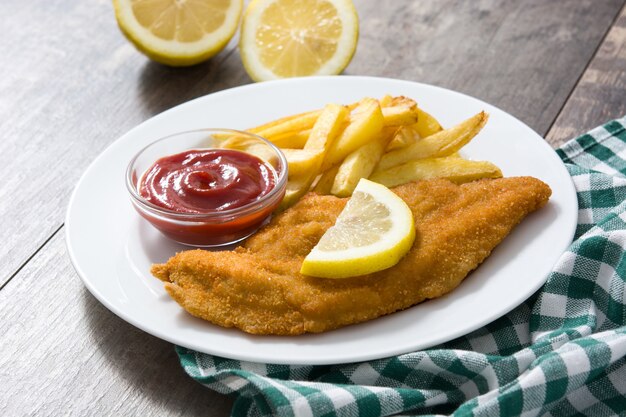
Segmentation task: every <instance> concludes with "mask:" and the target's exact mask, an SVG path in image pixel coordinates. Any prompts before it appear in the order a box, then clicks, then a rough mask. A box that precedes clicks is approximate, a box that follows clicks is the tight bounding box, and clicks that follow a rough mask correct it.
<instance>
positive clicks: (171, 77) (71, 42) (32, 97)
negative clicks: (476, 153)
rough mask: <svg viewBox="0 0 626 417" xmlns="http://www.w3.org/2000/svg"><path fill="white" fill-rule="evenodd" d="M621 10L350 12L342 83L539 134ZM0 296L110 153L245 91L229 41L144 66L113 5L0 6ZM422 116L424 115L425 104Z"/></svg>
mask: <svg viewBox="0 0 626 417" xmlns="http://www.w3.org/2000/svg"><path fill="white" fill-rule="evenodd" d="M623 1H624V0H603V1H593V0H580V1H578V0H577V1H570V0H559V1H550V2H544V1H539V0H535V1H528V2H516V1H513V0H481V1H477V2H464V1H461V0H442V1H439V2H413V1H394V2H390V3H386V4H385V7H380V3H379V2H375V1H359V2H356V4H357V8H358V12H359V15H360V23H361V38H360V41H359V47H358V50H357V53H356V55H355V57H354V60H353V61H352V63H351V64H350V66H349V67H348V69H347V71H346V73H347V74H362V75H376V76H388V77H397V78H402V79H408V80H415V81H422V82H427V83H434V84H438V85H442V86H445V87H449V88H453V89H457V90H459V91H463V92H466V93H469V94H472V95H475V96H477V97H479V98H483V99H485V100H487V101H489V102H491V103H493V104H495V105H497V106H500V107H502V108H503V109H504V110H507V111H509V112H511V113H512V114H514V115H516V116H518V117H519V118H521V119H522V120H523V121H525V122H527V123H528V124H529V125H530V126H531V127H533V128H535V129H536V130H537V131H539V132H540V133H542V134H543V133H545V131H546V130H547V127H548V126H550V125H551V124H552V122H553V120H554V117H556V112H557V111H558V109H560V108H561V107H562V105H563V102H564V100H565V98H566V97H567V95H568V94H569V92H570V90H571V89H572V88H573V86H574V83H575V79H577V78H578V76H579V74H580V73H581V72H582V70H583V69H584V68H585V67H586V65H587V62H588V60H589V59H590V58H591V56H592V54H593V51H594V50H595V49H596V47H597V45H598V44H599V42H600V40H601V38H602V36H603V35H604V33H605V32H606V28H607V25H608V24H609V22H611V21H612V20H613V18H614V16H615V15H616V14H617V12H618V10H619V9H620V7H621V5H622V4H623ZM0 15H1V16H3V17H8V18H3V19H2V23H1V24H2V26H3V29H4V33H5V34H6V35H7V36H8V38H6V37H5V39H4V41H3V42H2V43H0V59H2V60H3V62H2V65H0V132H1V133H0V136H1V137H0V176H2V178H11V181H6V182H4V183H3V186H2V187H0V241H4V242H6V241H11V242H12V244H10V245H0V265H2V266H3V268H2V273H1V274H0V286H1V285H2V284H3V283H4V282H6V281H7V280H8V279H10V278H11V277H12V276H13V275H14V274H15V271H17V270H18V269H19V267H20V266H21V265H22V264H23V263H24V262H25V261H26V260H27V259H28V258H29V257H30V256H31V255H32V254H33V253H34V252H35V251H36V250H37V249H38V248H39V247H41V245H42V244H43V243H44V242H45V240H46V239H47V238H48V237H49V236H50V234H51V233H52V232H53V231H54V230H56V229H58V227H60V225H61V224H62V222H63V218H64V215H65V208H66V205H67V201H68V199H69V196H70V193H71V191H72V189H73V187H74V185H75V184H76V182H77V180H78V179H79V177H80V175H81V174H82V172H83V171H84V170H85V168H86V167H87V166H88V164H89V163H90V162H91V161H92V160H93V159H94V158H95V157H96V156H97V155H98V153H100V152H101V151H102V150H103V149H104V148H105V147H106V146H107V145H108V144H110V143H111V142H113V141H114V140H115V139H116V138H118V137H119V136H120V135H122V134H123V133H124V132H126V131H127V130H129V129H130V128H132V127H133V126H135V125H136V124H138V123H140V122H142V121H143V120H145V119H147V118H149V117H150V116H152V115H154V114H156V113H159V112H161V111H163V110H166V109H168V108H170V107H172V106H175V105H177V104H179V103H182V102H184V101H187V100H189V99H192V98H195V97H198V96H201V95H205V94H208V93H211V92H214V91H218V90H222V89H224V88H229V87H233V86H236V85H241V84H245V83H249V82H250V79H249V77H248V76H247V75H246V74H245V72H244V71H243V68H242V65H241V62H240V58H239V55H238V53H237V51H236V49H235V43H234V42H231V44H230V45H229V46H228V47H227V48H226V49H225V50H224V51H223V52H222V53H221V54H219V55H218V56H217V57H215V58H214V59H212V60H211V61H209V62H207V63H206V64H202V65H198V66H195V67H191V68H186V69H172V68H167V67H164V66H162V65H159V64H155V63H151V62H150V61H148V60H147V59H146V58H145V57H144V56H143V55H141V54H140V53H138V52H137V51H136V50H135V49H134V48H133V47H132V46H131V45H130V44H129V43H128V42H127V41H126V39H124V37H123V36H122V35H121V33H120V31H119V30H118V28H117V26H116V23H115V19H114V17H113V12H112V7H111V4H110V2H109V1H108V0H99V1H91V2H85V1H81V0H33V1H29V2H0ZM424 106H425V107H427V103H424Z"/></svg>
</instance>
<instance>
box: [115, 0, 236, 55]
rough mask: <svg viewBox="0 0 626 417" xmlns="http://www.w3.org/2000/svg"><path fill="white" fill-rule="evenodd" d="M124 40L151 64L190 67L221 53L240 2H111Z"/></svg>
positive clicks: (142, 0)
mask: <svg viewBox="0 0 626 417" xmlns="http://www.w3.org/2000/svg"><path fill="white" fill-rule="evenodd" d="M113 7H114V8H115V17H116V19H117V23H118V25H119V27H120V29H121V30H122V32H123V33H124V35H126V37H127V38H128V39H129V40H130V41H131V42H132V43H133V44H134V45H135V46H136V47H137V49H139V50H140V51H141V52H143V53H144V54H146V55H147V56H148V57H150V58H152V59H153V60H155V61H157V62H160V63H162V64H166V65H171V66H187V65H194V64H197V63H199V62H202V61H205V60H207V59H209V58H211V57H212V56H213V55H215V54H217V53H218V52H219V51H221V50H222V49H223V48H224V47H225V46H226V44H227V43H228V41H229V40H230V39H231V38H232V37H233V35H234V34H235V32H236V30H237V25H238V24H239V17H240V15H241V11H242V8H243V0H113Z"/></svg>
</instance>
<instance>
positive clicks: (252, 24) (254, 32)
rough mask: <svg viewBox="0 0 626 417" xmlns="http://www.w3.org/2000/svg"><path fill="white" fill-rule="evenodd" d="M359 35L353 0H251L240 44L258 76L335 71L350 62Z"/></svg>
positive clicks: (248, 65)
mask: <svg viewBox="0 0 626 417" xmlns="http://www.w3.org/2000/svg"><path fill="white" fill-rule="evenodd" d="M358 37H359V19H358V16H357V13H356V9H355V8H354V4H353V3H352V1H351V0H307V1H302V0H252V2H250V4H249V5H248V7H247V8H246V11H245V13H244V16H243V21H242V25H241V36H240V38H239V50H240V53H241V59H242V61H243V65H244V68H245V69H246V71H247V72H248V74H249V75H250V77H251V78H252V79H253V80H255V81H266V80H272V79H277V78H288V77H300V76H308V75H335V74H339V73H340V72H341V71H343V69H344V68H345V67H347V66H348V64H349V63H350V60H351V59H352V56H353V55H354V52H355V51H356V44H357V40H358Z"/></svg>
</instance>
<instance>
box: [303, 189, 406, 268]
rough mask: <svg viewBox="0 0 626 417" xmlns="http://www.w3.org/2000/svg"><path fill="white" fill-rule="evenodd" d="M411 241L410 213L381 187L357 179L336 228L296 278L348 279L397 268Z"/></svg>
mask: <svg viewBox="0 0 626 417" xmlns="http://www.w3.org/2000/svg"><path fill="white" fill-rule="evenodd" d="M414 240H415V224H414V223H413V213H411V209H410V208H409V207H408V206H407V204H406V203H405V202H404V201H403V200H402V199H401V198H400V197H398V196H397V195H396V194H395V193H394V192H393V191H391V190H390V189H389V188H387V187H385V186H384V185H381V184H378V183H375V182H372V181H369V180H366V179H361V180H360V181H359V184H358V185H357V187H356V189H355V190H354V192H353V193H352V197H351V198H350V200H349V201H348V203H347V204H346V207H345V208H344V209H343V211H342V212H341V213H340V214H339V217H337V221H336V222H335V225H334V226H332V227H331V228H330V229H328V230H327V231H326V233H324V235H323V236H322V238H321V239H320V241H319V242H318V243H317V245H316V246H315V247H314V248H313V249H312V250H311V252H310V253H309V254H308V255H307V256H306V258H305V259H304V262H303V263H302V269H301V270H300V273H302V274H304V275H310V276H316V277H323V278H347V277H353V276H358V275H365V274H369V273H372V272H376V271H381V270H383V269H387V268H389V267H392V266H393V265H395V264H397V263H398V262H399V261H400V259H401V258H402V257H403V256H404V255H405V254H406V253H407V252H408V251H409V249H411V246H413V241H414Z"/></svg>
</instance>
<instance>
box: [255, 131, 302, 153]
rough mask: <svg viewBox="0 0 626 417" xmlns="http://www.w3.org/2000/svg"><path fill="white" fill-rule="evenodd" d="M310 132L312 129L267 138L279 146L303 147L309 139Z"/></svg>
mask: <svg viewBox="0 0 626 417" xmlns="http://www.w3.org/2000/svg"><path fill="white" fill-rule="evenodd" d="M310 134H311V129H307V130H298V131H295V132H286V133H281V134H280V135H275V136H272V137H270V138H265V139H267V140H269V141H270V142H272V143H273V144H274V145H276V146H278V147H279V148H291V149H302V148H304V144H305V143H306V141H307V140H309V135H310Z"/></svg>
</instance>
